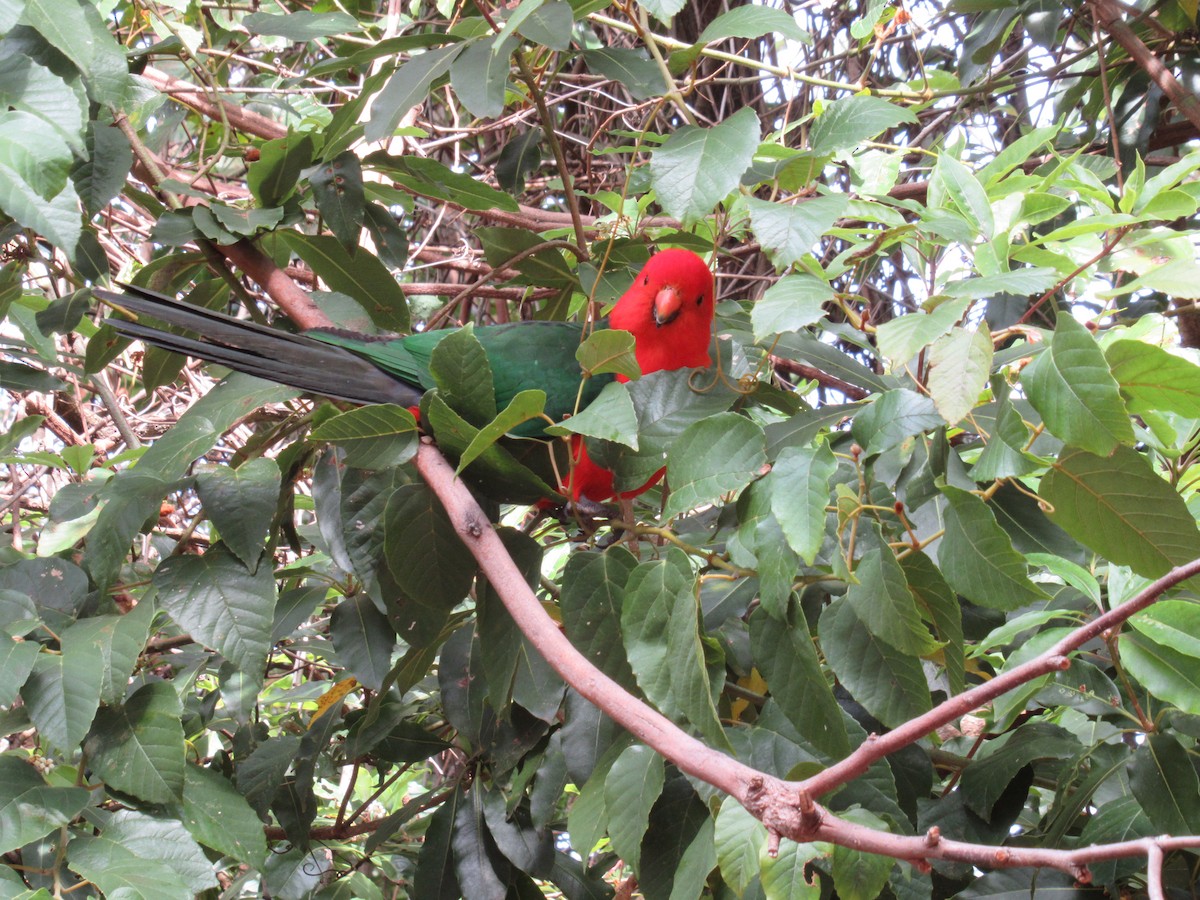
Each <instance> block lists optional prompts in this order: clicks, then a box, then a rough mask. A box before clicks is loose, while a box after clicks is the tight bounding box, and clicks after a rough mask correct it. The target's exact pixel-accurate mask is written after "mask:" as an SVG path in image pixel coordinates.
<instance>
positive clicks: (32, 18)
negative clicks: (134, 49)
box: [22, 0, 131, 109]
mask: <svg viewBox="0 0 1200 900" xmlns="http://www.w3.org/2000/svg"><path fill="white" fill-rule="evenodd" d="M22 19H23V21H24V22H25V23H26V24H28V25H32V26H33V27H34V28H35V29H37V31H38V33H39V34H41V36H42V37H44V38H45V39H46V40H47V42H49V43H50V44H51V45H52V46H53V47H54V48H55V49H56V50H58V51H60V52H61V53H62V54H63V55H64V56H65V57H67V59H69V60H71V62H73V63H75V65H76V66H77V67H78V68H79V71H80V72H81V73H82V74H83V78H84V82H85V83H86V84H87V88H88V93H89V94H90V95H91V97H92V99H93V100H94V101H96V102H97V103H101V104H103V105H105V106H112V107H116V108H118V109H119V108H121V107H122V106H124V103H125V97H126V94H127V93H128V91H129V88H130V87H131V83H130V78H129V67H128V65H127V64H126V62H125V53H124V51H123V50H122V48H121V45H120V44H118V43H117V42H116V40H115V39H114V38H113V36H112V33H111V32H110V31H109V30H108V28H107V27H106V26H105V23H104V19H103V18H101V16H100V11H99V10H98V9H97V8H96V7H95V6H93V5H92V4H91V3H84V2H79V0H25V12H24V15H23V16H22Z"/></svg>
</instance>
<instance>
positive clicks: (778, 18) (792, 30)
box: [696, 4, 812, 44]
mask: <svg viewBox="0 0 1200 900" xmlns="http://www.w3.org/2000/svg"><path fill="white" fill-rule="evenodd" d="M767 34H777V35H782V36H783V37H785V38H788V39H789V40H793V41H801V42H803V43H806V44H807V43H811V42H812V37H811V36H810V35H809V34H808V32H807V31H805V30H804V29H803V28H801V27H800V26H799V25H797V24H796V20H795V19H794V18H792V16H791V14H790V13H788V12H785V11H784V10H782V9H774V8H773V7H770V6H758V5H756V4H750V5H747V6H735V7H733V8H732V9H729V10H727V11H726V12H723V13H721V15H719V16H717V17H716V18H715V19H713V20H712V21H711V22H709V23H708V25H706V26H705V28H704V30H703V31H702V32H700V37H699V38H697V39H696V43H698V44H712V43H715V42H716V41H723V40H725V39H726V38H746V39H747V40H753V39H754V38H760V37H762V36H763V35H767Z"/></svg>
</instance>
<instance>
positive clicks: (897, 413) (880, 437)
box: [851, 388, 943, 456]
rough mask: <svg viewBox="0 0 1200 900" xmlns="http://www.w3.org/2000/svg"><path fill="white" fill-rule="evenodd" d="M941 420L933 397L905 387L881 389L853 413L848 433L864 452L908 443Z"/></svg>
mask: <svg viewBox="0 0 1200 900" xmlns="http://www.w3.org/2000/svg"><path fill="white" fill-rule="evenodd" d="M941 424H943V419H942V417H941V415H939V414H938V412H937V410H936V409H935V408H934V405H933V401H932V400H930V399H929V398H928V397H926V396H925V395H924V394H918V393H917V392H916V391H911V390H909V389H908V388H900V389H898V390H894V391H885V392H884V393H882V394H880V395H878V396H877V397H876V398H875V399H874V401H873V402H872V403H870V404H869V405H867V406H866V407H864V408H863V409H862V412H860V413H859V414H858V415H856V416H855V417H854V424H853V425H852V426H851V433H852V434H853V435H854V439H855V440H856V441H858V443H859V444H860V445H862V447H863V449H865V450H866V452H867V455H868V456H873V455H875V454H876V453H882V452H883V451H885V450H890V449H892V448H893V447H896V446H900V445H904V444H906V443H910V441H911V438H913V437H915V436H916V435H918V434H921V433H922V432H923V431H925V430H926V429H928V428H936V427H937V426H939V425H941Z"/></svg>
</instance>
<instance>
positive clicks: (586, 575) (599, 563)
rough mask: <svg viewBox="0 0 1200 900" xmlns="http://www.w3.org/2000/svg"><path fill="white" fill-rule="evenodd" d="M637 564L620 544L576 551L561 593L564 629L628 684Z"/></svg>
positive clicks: (591, 656) (590, 657)
mask: <svg viewBox="0 0 1200 900" xmlns="http://www.w3.org/2000/svg"><path fill="white" fill-rule="evenodd" d="M636 567H637V560H636V559H634V557H633V554H632V553H630V552H629V551H628V550H626V549H625V548H623V547H619V546H618V547H611V548H609V549H608V550H606V551H605V552H604V553H597V552H594V551H584V552H581V553H572V554H571V555H570V556H569V557H568V558H567V565H566V568H565V569H564V571H563V578H562V596H561V597H560V598H559V603H560V605H561V607H562V618H563V628H564V629H565V630H566V633H567V637H568V638H570V640H571V643H572V644H574V645H575V648H576V649H577V650H578V651H579V652H580V653H582V654H583V655H584V656H585V657H587V659H588V660H590V661H591V663H592V665H594V666H597V667H598V668H599V669H600V670H601V671H602V672H604V674H605V675H607V676H608V677H609V678H612V679H613V680H614V681H616V682H617V683H618V684H620V685H622V686H623V687H625V688H626V689H628V688H631V687H633V686H634V684H635V683H636V682H635V680H634V677H633V671H632V670H631V669H630V668H629V662H628V660H627V659H626V658H625V645H624V644H623V643H622V639H621V608H622V605H623V604H624V602H625V588H626V584H627V582H628V581H629V575H630V573H631V572H632V571H633V570H634V569H635V568H636ZM587 849H589V850H590V849H591V848H590V847H589V848H587Z"/></svg>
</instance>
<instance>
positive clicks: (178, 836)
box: [67, 810, 219, 900]
mask: <svg viewBox="0 0 1200 900" xmlns="http://www.w3.org/2000/svg"><path fill="white" fill-rule="evenodd" d="M67 865H69V866H70V867H71V869H72V870H73V871H75V872H78V873H79V874H80V875H82V876H83V877H84V878H86V879H87V880H88V881H90V882H92V884H94V885H95V886H96V887H97V888H99V889H100V890H101V891H103V892H104V895H105V896H106V897H113V898H116V897H120V898H121V900H192V898H193V897H195V895H196V894H199V893H201V892H203V891H207V890H209V889H216V888H218V886H219V885H218V883H217V877H216V875H215V874H214V873H213V867H212V864H211V863H210V862H209V861H208V860H207V859H206V858H205V856H204V852H203V851H202V850H201V849H200V847H199V846H197V844H196V842H195V841H193V840H192V838H191V835H189V834H188V833H187V831H186V830H185V829H184V827H183V825H182V824H180V823H179V822H178V821H176V820H174V819H159V818H152V817H150V816H148V815H145V814H144V813H140V812H134V811H132V810H122V811H120V812H116V813H113V814H112V816H111V817H110V818H109V819H108V822H107V824H106V825H105V827H104V828H103V829H102V830H101V832H100V834H98V835H90V834H84V835H79V836H77V837H75V838H74V840H72V841H71V843H70V845H69V848H68V853H67Z"/></svg>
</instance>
